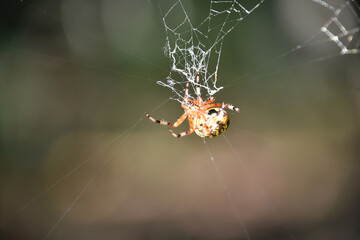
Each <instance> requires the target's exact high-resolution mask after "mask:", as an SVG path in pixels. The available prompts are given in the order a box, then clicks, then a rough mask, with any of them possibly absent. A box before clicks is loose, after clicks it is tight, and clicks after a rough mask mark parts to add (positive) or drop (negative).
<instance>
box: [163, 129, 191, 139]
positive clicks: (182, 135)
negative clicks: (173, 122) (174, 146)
mask: <svg viewBox="0 0 360 240" xmlns="http://www.w3.org/2000/svg"><path fill="white" fill-rule="evenodd" d="M169 132H170V133H171V135H173V136H174V137H176V138H179V137H184V136H186V135H190V134H192V133H193V132H194V129H190V130H189V131H186V132H181V133H174V131H173V130H171V128H169Z"/></svg>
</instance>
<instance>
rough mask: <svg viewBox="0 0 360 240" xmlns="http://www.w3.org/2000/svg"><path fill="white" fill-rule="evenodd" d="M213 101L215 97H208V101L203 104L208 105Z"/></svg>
mask: <svg viewBox="0 0 360 240" xmlns="http://www.w3.org/2000/svg"><path fill="white" fill-rule="evenodd" d="M214 101H215V97H209V98H208V99H206V101H205V102H204V104H209V103H212V102H214Z"/></svg>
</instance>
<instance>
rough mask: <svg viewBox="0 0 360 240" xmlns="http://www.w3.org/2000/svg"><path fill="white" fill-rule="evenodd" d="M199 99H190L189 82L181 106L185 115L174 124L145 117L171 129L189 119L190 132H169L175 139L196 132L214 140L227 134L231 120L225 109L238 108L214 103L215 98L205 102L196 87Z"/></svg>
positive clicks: (237, 110)
mask: <svg viewBox="0 0 360 240" xmlns="http://www.w3.org/2000/svg"><path fill="white" fill-rule="evenodd" d="M196 83H197V84H198V83H199V73H198V74H197V77H196ZM196 94H197V96H198V97H197V99H195V100H191V99H189V82H188V83H187V84H186V88H185V96H184V100H183V102H182V104H181V106H182V108H184V111H185V112H184V114H183V115H182V116H181V117H180V118H179V119H178V120H177V121H176V122H175V123H174V124H172V123H169V122H167V121H164V120H157V119H155V118H153V117H151V116H150V115H149V114H148V113H145V115H146V116H147V117H148V118H149V119H150V120H151V121H153V122H155V123H158V124H161V125H167V126H169V127H178V126H179V125H180V124H182V123H183V122H184V120H185V119H186V118H189V126H190V130H189V131H186V132H182V133H179V134H176V133H174V132H173V131H172V130H171V129H169V131H170V132H171V134H172V135H173V136H174V137H183V136H186V135H189V134H191V133H193V132H194V131H195V133H196V134H197V135H198V136H200V137H202V138H212V137H215V136H218V135H220V134H221V133H223V132H225V131H226V129H227V128H228V127H229V124H230V119H229V115H228V114H227V112H226V111H225V110H224V108H228V109H231V110H234V111H236V112H239V109H238V108H237V107H234V106H232V105H231V104H225V103H214V101H215V98H214V97H210V98H208V99H207V100H206V101H203V100H202V98H201V97H200V87H199V86H196Z"/></svg>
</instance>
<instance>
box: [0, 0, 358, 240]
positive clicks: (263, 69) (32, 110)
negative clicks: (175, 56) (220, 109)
mask: <svg viewBox="0 0 360 240" xmlns="http://www.w3.org/2000/svg"><path fill="white" fill-rule="evenodd" d="M183 3H184V5H185V6H186V9H187V10H188V12H189V14H190V15H191V16H192V17H194V18H195V19H196V16H203V15H204V14H206V12H207V11H208V2H207V1H188V0H184V1H183ZM169 5H170V4H169V2H168V1H144V0H143V1H141V0H132V1H115V0H103V1H94V0H90V1H89V0H81V1H73V0H65V1H41V0H38V1H10V0H8V1H2V2H1V7H0V11H1V15H0V18H1V21H0V172H1V176H0V181H1V201H0V219H1V228H0V229H1V230H0V231H1V232H0V238H1V239H43V238H44V237H46V236H47V235H48V234H49V233H51V235H50V236H49V238H50V239H245V235H244V232H243V230H242V229H241V227H240V226H239V222H238V221H237V219H236V216H235V213H234V210H233V209H232V208H231V205H230V203H229V201H228V199H227V197H226V193H225V192H224V189H223V186H222V184H221V180H220V179H219V175H218V174H217V171H216V169H215V168H214V166H213V163H212V161H211V159H210V155H212V156H213V157H214V159H215V161H216V163H217V166H218V167H219V169H220V172H221V175H222V176H223V179H224V181H225V182H226V184H227V188H228V191H229V193H230V194H231V195H232V197H233V201H234V203H235V205H236V207H237V208H238V211H239V214H240V216H241V218H242V221H243V223H244V224H245V226H246V228H247V230H248V233H249V235H250V237H251V239H292V237H295V238H294V239H327V240H328V239H358V238H359V237H360V233H359V230H358V223H359V221H360V219H359V216H360V210H359V207H358V203H359V200H360V194H359V193H360V185H359V177H358V171H359V162H358V159H359V150H358V145H359V107H360V106H359V101H360V96H359V91H360V90H359V88H360V83H359V76H360V72H359V71H360V68H359V66H360V65H359V64H360V58H359V55H349V56H336V57H332V58H328V59H327V57H328V56H330V55H332V54H334V53H337V52H339V49H338V48H337V47H336V46H334V44H332V43H330V44H315V45H313V46H310V47H307V48H304V49H301V51H297V52H294V53H291V54H289V56H287V57H286V58H283V59H280V60H278V61H274V62H272V63H271V64H268V65H265V66H263V64H264V63H267V62H269V61H272V60H273V59H275V58H276V57H277V56H280V55H282V54H284V53H289V50H290V49H292V48H293V47H295V46H297V45H299V44H300V45H301V43H302V42H303V41H304V40H306V39H307V38H308V36H310V35H312V34H314V33H316V32H318V31H319V29H320V27H321V26H322V24H323V23H324V21H326V20H327V19H328V18H329V16H330V15H329V13H328V12H327V11H324V10H323V9H322V8H321V7H319V6H318V5H316V4H315V3H312V2H311V1H302V2H299V1H285V0H279V1H266V2H265V3H264V4H263V5H261V7H260V8H259V9H257V10H256V12H254V13H253V14H251V15H250V16H248V17H247V18H246V19H245V20H244V21H243V22H241V23H240V24H239V26H238V27H237V28H236V29H235V30H234V31H233V32H232V33H231V34H230V35H229V36H227V38H226V39H225V42H224V49H223V55H222V59H221V60H222V61H221V64H220V71H219V85H223V86H225V88H224V90H222V91H220V92H219V93H218V94H217V96H216V97H217V99H218V101H219V102H222V101H225V102H230V103H232V104H234V105H236V106H238V107H239V108H240V109H241V113H240V114H235V113H230V118H231V126H230V128H229V130H228V131H227V132H226V135H225V136H226V138H223V137H217V138H214V139H211V140H208V141H207V143H206V144H204V143H203V141H202V139H200V138H199V137H197V136H196V135H195V134H194V135H191V136H188V137H185V138H182V139H175V138H173V137H172V136H171V135H170V134H169V132H168V130H167V129H166V127H164V126H158V125H155V124H153V123H152V122H150V121H149V120H148V119H146V118H145V117H144V112H145V111H148V112H152V111H153V110H155V111H153V112H152V115H153V116H155V117H157V118H160V119H161V118H164V119H166V120H169V121H175V120H176V119H177V118H178V117H179V116H180V115H181V114H182V109H181V107H180V106H179V104H178V103H177V102H176V101H170V100H169V97H170V90H169V89H166V88H163V87H160V86H159V85H157V84H156V81H158V80H163V79H165V78H166V76H167V75H168V73H169V70H170V67H169V59H167V58H166V57H165V56H164V54H163V46H164V43H165V37H166V36H165V32H164V27H163V23H162V17H161V16H162V15H161V14H162V12H163V11H165V10H166V8H167V7H168V6H169ZM160 9H161V10H160ZM355 10H357V9H355ZM355 13H356V11H355ZM348 17H349V19H346V21H347V22H349V21H350V22H351V21H354V22H355V24H356V20H357V21H358V20H359V18H356V17H355V14H354V15H351V16H350V15H349V16H348ZM355 37H358V36H355ZM320 41H321V39H319V40H318V41H315V43H320ZM319 57H323V58H324V60H321V59H320V61H316V60H317V59H319ZM254 69H256V71H252V70H254ZM248 72H250V73H248ZM184 125H185V126H183V127H181V128H180V130H184V129H186V128H188V126H187V125H186V124H184ZM180 130H178V131H180ZM207 149H209V150H210V154H209V151H208V150H207ZM77 198H78V200H76V202H74V200H75V199H77ZM62 216H63V217H62ZM59 219H60V221H59ZM58 221H59V222H58ZM57 222H58V223H57Z"/></svg>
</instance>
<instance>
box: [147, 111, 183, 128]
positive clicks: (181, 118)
mask: <svg viewBox="0 0 360 240" xmlns="http://www.w3.org/2000/svg"><path fill="white" fill-rule="evenodd" d="M145 115H146V116H147V117H148V118H149V119H150V120H151V121H153V122H154V123H158V124H161V125H165V126H169V127H177V126H179V125H180V124H181V123H182V122H183V121H184V120H185V119H186V117H187V115H188V114H187V113H186V112H185V113H184V114H183V115H181V117H180V118H179V119H178V120H177V121H176V122H175V123H174V124H172V123H169V122H167V121H164V120H157V119H155V118H153V117H152V116H150V115H149V114H148V113H147V112H146V113H145Z"/></svg>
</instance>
